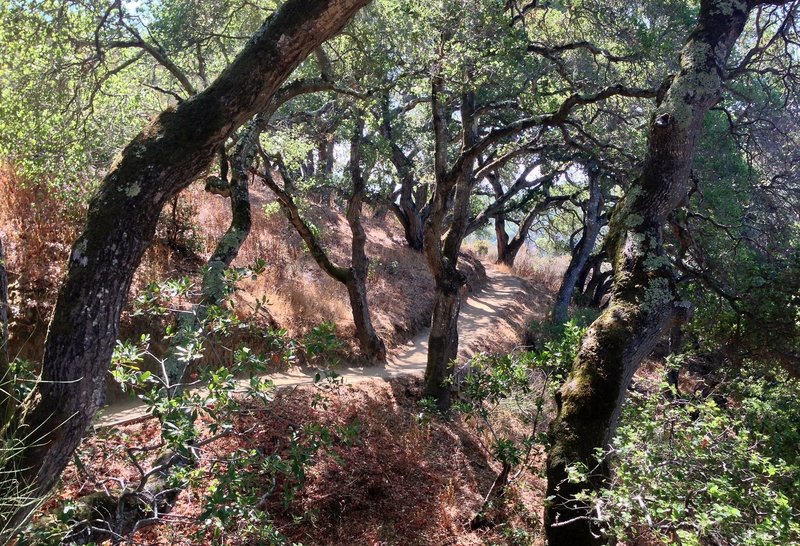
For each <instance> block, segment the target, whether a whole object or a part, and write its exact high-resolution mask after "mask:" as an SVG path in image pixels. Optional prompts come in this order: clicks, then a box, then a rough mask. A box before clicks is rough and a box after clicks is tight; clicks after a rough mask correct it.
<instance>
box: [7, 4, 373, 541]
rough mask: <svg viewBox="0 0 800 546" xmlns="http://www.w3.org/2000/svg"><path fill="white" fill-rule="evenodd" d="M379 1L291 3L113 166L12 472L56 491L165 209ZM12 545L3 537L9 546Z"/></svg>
mask: <svg viewBox="0 0 800 546" xmlns="http://www.w3.org/2000/svg"><path fill="white" fill-rule="evenodd" d="M368 1H369V0H289V1H288V2H286V4H284V5H283V7H281V8H280V9H278V10H277V11H276V12H275V13H274V14H272V16H270V18H269V19H268V20H267V21H266V22H265V23H264V25H263V26H262V27H261V28H260V29H259V30H258V32H256V34H255V35H254V36H253V37H252V38H251V39H250V40H249V41H248V42H247V44H246V45H245V46H244V48H243V50H242V51H241V52H240V53H239V55H238V56H237V57H236V58H235V59H234V60H233V62H232V63H231V64H230V65H229V66H228V67H227V68H226V69H225V70H224V71H223V72H222V74H220V76H219V77H218V78H217V80H216V81H214V82H213V83H212V84H211V85H210V86H209V87H208V88H207V89H206V90H205V91H203V92H202V93H199V94H198V95H196V96H194V97H192V98H191V99H188V100H186V101H184V102H182V103H180V104H179V105H178V106H177V107H175V108H174V109H169V110H167V111H165V112H163V113H162V114H161V115H159V116H158V117H157V118H155V119H154V120H153V121H152V122H151V123H150V124H149V125H148V126H147V127H146V128H145V129H144V130H143V131H142V132H141V133H140V134H139V135H138V136H137V137H136V138H134V139H133V141H132V142H131V143H130V144H128V146H127V147H126V148H125V149H124V150H123V152H122V154H121V156H120V158H119V159H118V160H117V161H116V162H115V163H114V165H113V166H112V167H111V170H110V172H109V173H108V175H107V176H106V177H105V179H104V180H103V183H102V185H101V187H100V188H99V190H98V192H97V193H96V194H95V196H94V197H93V198H92V200H91V203H90V205H89V211H88V217H87V223H86V227H85V230H84V232H83V234H82V235H81V236H80V237H79V238H78V240H77V241H76V243H75V245H74V246H73V249H72V252H71V254H70V257H69V266H68V272H67V275H66V278H65V281H64V283H63V285H62V287H61V289H60V291H59V295H58V299H57V302H56V307H55V310H54V313H53V318H52V321H51V323H50V328H49V330H48V335H47V341H46V343H45V350H44V359H43V363H42V379H43V381H42V382H41V383H40V384H39V385H38V387H37V388H36V390H35V391H34V393H33V394H32V396H31V397H30V398H29V399H28V401H27V403H26V405H25V407H24V408H20V410H19V411H18V412H17V414H16V417H17V418H16V419H15V421H16V427H15V428H16V430H17V433H18V434H21V435H22V436H27V435H29V434H31V433H34V434H33V435H32V436H31V440H33V441H32V443H31V445H29V446H28V447H27V448H26V449H25V451H24V452H23V453H22V455H21V456H20V457H17V458H15V459H14V460H13V461H11V463H10V468H7V469H6V470H9V471H13V472H15V473H16V474H17V475H18V476H19V478H20V480H21V481H22V482H23V483H26V484H29V485H30V486H31V487H32V488H33V491H34V492H35V493H37V494H39V495H42V496H43V495H45V494H46V493H47V492H48V491H49V490H50V489H51V488H52V486H53V485H54V484H55V482H56V480H57V479H58V477H59V475H60V474H61V471H62V470H63V469H64V467H65V466H66V465H67V463H68V462H69V460H70V458H71V456H72V453H73V452H74V450H75V448H76V447H77V446H78V444H79V443H80V441H81V438H82V437H83V435H84V432H85V431H86V429H87V427H88V426H89V425H90V423H91V421H92V418H93V417H94V415H95V413H96V412H97V410H98V409H99V408H100V406H101V405H102V403H103V400H104V397H105V378H106V373H107V369H108V363H109V361H110V358H111V353H112V351H113V348H114V343H115V341H116V339H117V335H118V332H119V318H120V313H121V311H122V306H123V304H124V302H125V299H126V297H127V294H128V291H129V289H130V286H131V281H132V279H133V275H134V272H135V270H136V268H137V266H138V265H139V263H140V261H141V258H142V255H143V253H144V251H145V250H146V248H147V247H148V246H149V244H150V242H151V241H152V238H153V234H154V232H155V227H156V223H157V221H158V217H159V214H160V212H161V210H162V208H163V207H164V205H165V204H166V203H168V202H169V201H170V200H171V199H172V198H173V197H174V196H175V195H177V194H178V192H180V191H181V190H182V189H183V188H185V187H186V186H187V185H188V184H189V183H190V182H192V180H195V179H196V178H198V177H199V176H200V175H201V174H202V173H203V171H205V169H206V168H207V167H208V165H209V164H210V163H211V162H212V161H213V159H214V157H215V155H216V153H217V151H218V149H219V147H220V145H221V144H222V143H224V142H225V140H226V139H227V138H228V137H229V136H230V135H231V134H232V133H233V132H234V131H235V130H236V129H237V128H238V127H239V126H240V125H241V124H242V123H244V122H245V121H246V120H247V119H249V118H251V117H252V116H253V115H254V114H255V113H257V112H259V111H261V110H263V109H264V107H265V106H266V105H267V102H268V101H269V99H270V98H271V97H272V96H273V94H274V93H275V92H276V91H277V89H278V88H279V86H280V85H281V83H282V82H284V81H285V80H286V78H287V77H288V76H289V74H291V72H292V71H293V70H294V69H295V68H296V67H297V66H298V65H299V64H300V63H301V62H302V61H303V60H304V59H305V58H306V57H307V56H308V54H309V53H310V52H312V51H313V50H314V49H315V48H316V47H318V46H319V45H320V44H321V43H322V42H323V41H324V40H326V39H327V38H329V37H331V36H333V35H335V34H336V33H337V32H339V30H341V28H342V27H343V26H344V25H345V24H346V23H347V22H348V21H349V20H350V19H351V18H352V17H353V15H354V14H355V13H356V12H357V11H358V10H359V9H360V8H361V7H362V6H364V5H366V4H367V3H368ZM3 494H4V492H3V491H0V497H2V496H3ZM32 508H33V507H32V506H25V507H22V508H21V509H20V510H18V511H17V512H16V513H15V515H14V516H13V517H12V518H11V519H12V521H11V523H12V524H16V523H20V522H22V521H24V520H26V519H27V518H28V516H29V515H30V512H31V510H32ZM9 527H15V525H11V526H9ZM7 539H8V537H7V536H5V535H3V536H0V543H4V542H6V541H7Z"/></svg>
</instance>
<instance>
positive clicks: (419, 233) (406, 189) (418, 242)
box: [381, 97, 431, 252]
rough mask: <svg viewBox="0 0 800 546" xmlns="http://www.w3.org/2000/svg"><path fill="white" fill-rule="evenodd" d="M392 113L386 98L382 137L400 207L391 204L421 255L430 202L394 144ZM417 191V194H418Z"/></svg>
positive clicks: (414, 247)
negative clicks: (397, 187)
mask: <svg viewBox="0 0 800 546" xmlns="http://www.w3.org/2000/svg"><path fill="white" fill-rule="evenodd" d="M389 118H390V112H389V99H388V97H386V98H385V99H384V102H383V105H382V120H381V134H382V135H383V136H384V138H386V140H387V141H388V142H389V146H390V149H391V152H392V153H391V156H390V160H391V162H392V164H393V165H394V168H395V170H396V171H397V175H398V177H399V180H400V195H399V199H398V202H397V203H391V205H392V211H393V212H394V214H395V216H396V217H397V220H398V221H399V222H400V225H401V226H402V227H403V234H404V235H405V238H406V242H407V243H408V246H409V247H411V249H412V250H416V251H417V252H422V245H423V240H424V228H425V222H426V221H427V219H428V215H429V214H430V210H431V206H430V204H429V203H428V202H427V192H426V191H425V188H424V187H420V185H418V184H417V179H416V177H415V175H414V164H413V162H412V161H411V159H410V158H409V157H408V156H407V155H406V154H405V153H404V152H403V150H402V149H401V148H400V146H399V145H398V144H397V142H395V140H394V135H393V132H392V125H391V120H390V119H389ZM415 188H416V191H415Z"/></svg>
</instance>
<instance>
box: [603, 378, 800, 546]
mask: <svg viewBox="0 0 800 546" xmlns="http://www.w3.org/2000/svg"><path fill="white" fill-rule="evenodd" d="M742 379H743V381H740V382H737V384H736V385H735V386H734V387H732V388H731V389H730V392H729V393H727V394H728V397H729V399H730V400H731V403H730V407H729V408H724V407H720V406H718V405H717V404H716V403H715V402H714V401H712V400H711V399H708V400H697V401H686V400H673V401H665V400H664V399H660V398H659V397H657V396H649V397H648V396H646V395H642V394H638V393H632V396H631V399H630V401H629V402H628V404H627V405H626V407H625V409H624V414H623V418H622V424H621V426H620V428H619V430H618V433H617V437H616V440H615V441H614V447H613V451H612V461H613V468H614V473H613V480H612V483H611V484H610V487H609V488H608V489H607V490H606V491H605V492H604V493H603V494H602V496H601V497H600V498H598V499H595V500H594V502H596V503H597V504H598V505H599V506H601V508H602V509H601V513H602V514H603V517H604V519H605V520H606V521H607V522H608V524H609V525H610V526H611V528H612V530H613V531H614V532H615V533H616V535H617V536H618V537H620V538H632V537H633V535H636V534H637V533H639V532H641V530H642V529H643V528H646V529H648V530H649V531H650V532H651V533H652V534H654V535H655V536H657V537H659V538H660V539H661V540H662V541H663V542H664V543H666V544H681V545H684V546H689V545H700V544H726V545H730V546H737V545H742V546H745V545H746V546H762V545H763V546H767V545H774V544H798V543H800V465H798V463H800V456H799V455H798V452H797V445H798V439H800V436H798V435H800V406H798V404H797V400H798V395H800V386H798V384H797V382H794V381H789V380H783V379H778V378H775V377H772V378H765V377H755V376H753V375H745V377H743V378H742Z"/></svg>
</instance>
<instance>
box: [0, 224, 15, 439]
mask: <svg viewBox="0 0 800 546" xmlns="http://www.w3.org/2000/svg"><path fill="white" fill-rule="evenodd" d="M9 364H10V362H9V358H8V272H7V271H6V255H5V252H4V251H3V240H2V239H0V431H2V430H3V428H4V427H5V425H6V423H8V422H9V421H10V420H11V417H12V415H13V414H14V408H15V406H16V403H15V401H14V377H13V376H12V375H11V367H10V365H9Z"/></svg>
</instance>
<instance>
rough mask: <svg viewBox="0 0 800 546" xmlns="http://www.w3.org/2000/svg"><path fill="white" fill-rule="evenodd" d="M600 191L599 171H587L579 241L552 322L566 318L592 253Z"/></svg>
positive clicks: (600, 196) (595, 237)
mask: <svg viewBox="0 0 800 546" xmlns="http://www.w3.org/2000/svg"><path fill="white" fill-rule="evenodd" d="M601 201H602V193H601V191H600V173H598V172H596V171H592V170H591V167H590V173H589V202H588V203H587V204H586V212H585V214H584V228H583V234H582V235H581V239H580V241H578V244H577V245H576V246H575V250H574V251H573V253H572V257H571V259H570V262H569V265H568V266H567V270H566V271H565V272H564V278H563V280H562V281H561V287H560V288H559V290H558V295H557V296H556V301H555V304H554V305H553V322H554V323H556V324H563V323H564V322H565V321H566V320H567V309H568V308H569V303H570V302H571V301H572V294H573V292H574V291H575V285H576V284H577V282H578V277H580V275H581V272H582V271H583V268H584V266H585V265H586V262H587V261H588V260H589V255H590V254H591V253H592V249H593V248H594V244H595V241H597V236H598V234H599V233H600V203H601Z"/></svg>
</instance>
